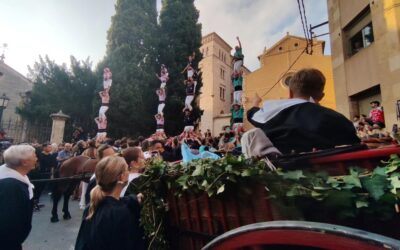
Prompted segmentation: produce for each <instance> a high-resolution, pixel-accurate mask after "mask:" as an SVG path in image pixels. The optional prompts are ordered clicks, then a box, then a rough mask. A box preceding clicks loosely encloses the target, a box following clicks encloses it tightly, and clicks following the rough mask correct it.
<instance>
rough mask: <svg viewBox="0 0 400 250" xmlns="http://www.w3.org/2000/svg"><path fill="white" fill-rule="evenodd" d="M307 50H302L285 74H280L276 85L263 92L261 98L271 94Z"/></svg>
mask: <svg viewBox="0 0 400 250" xmlns="http://www.w3.org/2000/svg"><path fill="white" fill-rule="evenodd" d="M307 48H308V47H306V48H304V49H303V51H302V52H301V53H300V54H299V55H298V56H297V58H296V59H295V60H294V61H293V62H292V64H290V66H289V68H288V69H287V70H286V72H285V73H283V74H282V76H281V77H280V78H279V79H278V81H276V83H275V84H274V85H272V87H271V88H269V89H268V90H267V92H265V94H263V95H262V96H261V97H264V96H266V95H267V94H268V93H269V92H271V90H272V89H273V88H274V87H275V86H276V85H277V84H278V83H279V82H280V81H281V80H282V78H283V77H284V76H285V75H286V74H287V73H288V72H289V70H291V69H292V67H293V66H294V65H295V64H296V62H297V61H298V60H299V59H300V57H301V56H302V55H303V54H304V52H306V51H307Z"/></svg>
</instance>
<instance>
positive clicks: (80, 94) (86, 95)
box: [17, 56, 99, 130]
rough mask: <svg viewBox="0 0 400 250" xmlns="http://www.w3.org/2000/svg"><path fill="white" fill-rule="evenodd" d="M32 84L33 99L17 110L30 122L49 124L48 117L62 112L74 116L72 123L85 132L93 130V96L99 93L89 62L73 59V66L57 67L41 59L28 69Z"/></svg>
mask: <svg viewBox="0 0 400 250" xmlns="http://www.w3.org/2000/svg"><path fill="white" fill-rule="evenodd" d="M29 72H30V73H29V78H30V80H31V81H32V83H33V89H32V92H31V93H30V96H29V97H30V98H29V101H28V102H27V103H25V105H24V106H22V107H21V108H19V109H18V110H17V111H18V112H19V113H20V114H21V115H22V116H23V117H24V118H25V119H27V120H28V121H30V122H34V123H47V122H48V121H49V120H50V117H49V115H50V114H52V113H55V112H58V111H59V110H62V111H63V112H64V113H66V114H68V115H69V116H71V120H70V121H71V123H70V124H76V125H79V126H82V127H83V128H84V129H86V130H90V129H91V128H92V127H93V122H92V121H93V118H94V113H95V112H96V111H95V109H94V107H93V105H92V101H93V96H94V95H95V94H96V93H95V90H96V85H97V84H98V82H99V79H98V77H96V75H95V73H94V72H93V71H92V63H91V62H90V61H89V59H86V60H85V61H78V60H77V59H76V58H75V57H73V56H71V66H70V68H67V66H66V65H65V64H63V65H58V64H56V63H55V62H54V61H52V60H50V59H49V58H48V57H47V56H46V57H45V58H42V57H40V58H39V62H36V63H35V64H34V65H33V67H32V68H31V67H29Z"/></svg>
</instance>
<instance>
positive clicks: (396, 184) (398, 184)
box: [389, 176, 400, 194]
mask: <svg viewBox="0 0 400 250" xmlns="http://www.w3.org/2000/svg"><path fill="white" fill-rule="evenodd" d="M389 180H390V184H391V185H392V189H391V190H390V192H392V193H393V194H397V189H398V188H400V179H399V177H398V176H394V177H391V178H389Z"/></svg>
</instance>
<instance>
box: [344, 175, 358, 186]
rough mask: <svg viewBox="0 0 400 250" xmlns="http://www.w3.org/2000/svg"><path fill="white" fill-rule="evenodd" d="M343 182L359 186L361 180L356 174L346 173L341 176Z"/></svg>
mask: <svg viewBox="0 0 400 250" xmlns="http://www.w3.org/2000/svg"><path fill="white" fill-rule="evenodd" d="M343 182H344V183H346V184H347V185H350V186H355V187H359V188H360V187H361V182H360V179H359V178H358V176H354V175H347V176H345V177H343Z"/></svg>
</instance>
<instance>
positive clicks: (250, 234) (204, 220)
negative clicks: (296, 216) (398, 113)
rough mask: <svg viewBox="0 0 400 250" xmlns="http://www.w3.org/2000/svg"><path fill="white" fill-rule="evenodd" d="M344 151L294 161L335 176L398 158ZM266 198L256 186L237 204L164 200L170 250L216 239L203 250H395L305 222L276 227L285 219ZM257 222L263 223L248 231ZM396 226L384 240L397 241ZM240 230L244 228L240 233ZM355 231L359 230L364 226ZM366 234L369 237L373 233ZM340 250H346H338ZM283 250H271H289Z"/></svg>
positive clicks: (198, 197) (397, 150)
mask: <svg viewBox="0 0 400 250" xmlns="http://www.w3.org/2000/svg"><path fill="white" fill-rule="evenodd" d="M346 151H347V150H346V149H345V150H342V152H344V153H340V154H334V155H329V153H328V154H326V153H322V155H324V156H321V154H319V153H317V154H309V155H301V156H298V159H300V160H301V161H302V163H303V164H304V163H305V162H307V163H308V164H309V165H311V166H312V168H313V169H316V170H318V169H324V170H327V171H328V172H330V173H331V174H337V175H340V174H346V173H347V172H348V167H349V166H359V167H362V168H367V169H372V168H374V167H376V166H377V164H378V163H379V162H380V161H382V160H387V159H388V158H389V157H390V155H392V154H399V155H400V147H399V146H389V147H385V148H381V149H364V150H357V151H354V152H346ZM333 153H334V152H333ZM286 160H288V159H286ZM295 161H296V159H295ZM302 166H304V165H302ZM267 196H268V193H267V191H266V190H265V188H264V187H262V186H255V187H254V189H253V194H252V196H251V197H249V198H248V199H243V197H241V198H238V197H236V196H235V195H234V194H233V195H231V196H229V197H225V198H224V199H219V198H209V197H208V196H207V195H206V194H205V193H203V194H184V195H183V196H181V197H179V198H178V197H176V196H175V195H173V194H172V193H171V194H169V195H168V204H169V207H170V210H169V216H168V218H169V235H170V244H171V249H185V250H191V249H201V248H203V247H204V246H205V245H206V244H207V243H209V242H210V241H212V240H213V239H215V238H216V237H218V236H220V237H219V238H217V239H215V240H214V241H213V242H212V243H210V244H209V245H207V247H206V248H205V249H239V248H242V247H248V246H253V247H254V246H255V245H268V244H273V245H274V246H275V247H276V245H279V244H287V245H292V246H293V247H296V248H293V249H303V248H297V247H300V246H303V247H314V248H313V249H384V248H383V246H386V247H387V248H386V249H400V242H399V241H397V240H393V239H391V238H386V237H383V236H378V235H375V234H371V233H367V232H365V231H362V232H361V231H360V230H356V229H350V228H344V227H340V226H336V225H331V224H318V223H311V222H293V221H292V222H287V221H286V222H277V221H279V220H285V219H287V218H282V216H281V215H280V213H279V211H278V210H277V208H276V207H275V206H274V204H273V202H271V200H269V199H267ZM273 221H274V222H273ZM260 222H264V223H265V222H267V223H266V224H255V225H253V226H252V225H250V224H253V223H260ZM398 222H400V221H399V220H398V218H396V221H393V222H392V223H393V224H394V225H397V227H394V228H393V229H391V230H390V232H391V233H390V236H391V237H394V238H397V239H400V230H399V226H400V223H398ZM268 223H270V224H268ZM271 223H272V224H271ZM246 225H248V226H246ZM386 225H388V224H386ZM242 226H245V227H243V228H240V227H242ZM370 226H371V225H370ZM372 226H375V227H376V225H372ZM360 228H361V229H365V228H364V226H360ZM233 229H235V230H233ZM366 229H367V230H368V231H373V229H374V228H373V227H369V228H368V227H367V228H366ZM371 229H372V230H371ZM230 230H233V231H230ZM228 231H229V232H228ZM227 232H228V233H227ZM224 233H226V234H224ZM363 235H364V236H365V237H362V236H363ZM386 235H388V234H386ZM342 243H343V244H342ZM296 244H297V245H296ZM346 245H347V246H348V247H344V246H346ZM287 247H288V246H286V247H283V248H272V249H290V248H287ZM245 249H248V248H245ZM253 249H264V248H253ZM265 249H271V248H265Z"/></svg>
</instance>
